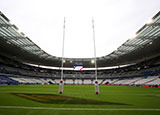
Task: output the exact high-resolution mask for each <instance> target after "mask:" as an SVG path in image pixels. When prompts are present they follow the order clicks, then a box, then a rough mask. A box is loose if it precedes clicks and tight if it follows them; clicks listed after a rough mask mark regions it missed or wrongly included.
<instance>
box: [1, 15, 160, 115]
mask: <svg viewBox="0 0 160 115" xmlns="http://www.w3.org/2000/svg"><path fill="white" fill-rule="evenodd" d="M95 65H96V66H95ZM46 66H49V67H54V68H46ZM77 67H78V69H75V68H77ZM95 73H96V74H95ZM62 76H63V79H62ZM95 76H96V78H95ZM62 80H63V82H61V81H62ZM96 83H97V84H96ZM61 85H62V87H61V88H63V89H60V90H63V93H62V92H61V93H62V94H61V93H60V92H59V86H61ZM95 86H97V88H98V89H96V90H97V91H98V93H95ZM10 114H13V115H35V114H38V115H62V114H63V115H105V114H107V115H115V114H118V115H135V114H136V115H150V114H152V115H158V114H160V12H157V13H156V14H153V18H152V21H151V22H150V23H146V24H145V25H144V26H143V27H141V28H140V29H139V30H138V31H137V32H136V36H135V37H134V38H131V39H128V40H127V41H126V42H124V43H123V44H122V45H121V46H119V47H118V48H117V50H114V51H113V52H112V53H110V54H106V55H105V56H102V57H95V58H65V57H57V56H54V55H50V54H48V53H47V52H46V51H44V50H43V49H41V48H40V47H39V46H38V44H35V43H34V42H33V41H32V40H31V39H30V38H29V37H27V35H25V33H22V32H19V29H18V27H17V26H16V25H14V24H11V23H10V20H9V19H8V18H7V16H6V15H5V14H3V13H2V12H0V115H10Z"/></svg>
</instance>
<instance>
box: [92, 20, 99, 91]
mask: <svg viewBox="0 0 160 115" xmlns="http://www.w3.org/2000/svg"><path fill="white" fill-rule="evenodd" d="M92 29H93V45H94V64H95V93H96V94H99V86H98V80H97V60H96V43H95V30H94V19H93V18H92Z"/></svg>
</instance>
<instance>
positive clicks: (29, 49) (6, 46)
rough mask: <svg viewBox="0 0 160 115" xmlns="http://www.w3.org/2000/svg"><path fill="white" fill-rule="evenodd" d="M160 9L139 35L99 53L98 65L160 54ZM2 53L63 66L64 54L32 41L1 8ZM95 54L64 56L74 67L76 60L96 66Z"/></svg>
mask: <svg viewBox="0 0 160 115" xmlns="http://www.w3.org/2000/svg"><path fill="white" fill-rule="evenodd" d="M159 49H160V12H158V13H157V14H156V15H155V16H154V17H153V18H152V21H151V22H150V23H147V24H145V25H144V26H143V27H142V28H140V29H139V30H138V31H137V32H136V36H135V37H133V38H131V39H128V40H127V41H126V42H125V43H123V44H122V45H121V46H120V47H118V48H117V50H115V51H113V52H112V53H110V54H108V55H106V56H102V57H97V65H98V67H109V66H118V65H126V64H133V63H137V62H141V61H144V60H147V59H150V58H153V57H156V56H159V55H160V50H159ZM0 54H1V55H4V56H7V57H9V58H12V59H14V60H17V61H21V62H25V63H30V64H37V65H45V66H52V67H60V66H61V59H62V58H61V57H56V56H53V55H50V54H48V53H47V52H45V51H44V50H43V49H41V48H40V47H39V46H38V45H36V44H35V43H34V42H32V41H31V40H30V39H29V38H28V37H27V36H26V35H25V34H24V33H22V32H19V30H18V28H17V27H16V26H15V25H14V24H11V23H10V20H9V19H8V18H7V17H6V16H5V15H4V14H3V13H2V12H0ZM91 60H93V58H65V64H64V67H73V66H74V64H75V63H83V65H84V67H86V68H90V67H94V64H93V63H91Z"/></svg>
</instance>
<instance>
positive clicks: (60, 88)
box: [59, 17, 65, 94]
mask: <svg viewBox="0 0 160 115" xmlns="http://www.w3.org/2000/svg"><path fill="white" fill-rule="evenodd" d="M64 41H65V17H64V25H63V42H62V60H61V61H62V62H61V80H60V82H59V93H60V94H62V93H63V85H64V83H63V82H64V81H63V76H64V75H63V64H64Z"/></svg>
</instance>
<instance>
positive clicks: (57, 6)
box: [0, 0, 160, 58]
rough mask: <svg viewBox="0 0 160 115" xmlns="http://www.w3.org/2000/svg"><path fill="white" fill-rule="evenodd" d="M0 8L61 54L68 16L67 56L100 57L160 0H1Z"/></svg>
mask: <svg viewBox="0 0 160 115" xmlns="http://www.w3.org/2000/svg"><path fill="white" fill-rule="evenodd" d="M0 10H1V11H2V12H3V13H4V14H5V15H6V16H7V17H8V18H9V19H10V20H11V23H13V24H15V25H16V26H17V27H18V28H19V30H20V31H22V32H23V33H25V35H26V36H28V37H29V38H30V39H31V40H32V41H33V42H35V43H36V44H37V45H38V46H40V47H41V48H42V49H43V50H44V51H46V52H47V53H49V54H51V55H54V56H58V57H61V56H62V53H61V52H62V51H61V50H62V39H63V18H64V17H65V18H66V34H65V51H64V56H65V57H72V58H86V57H94V51H93V49H94V48H93V36H92V35H93V33H92V17H94V21H95V38H96V51H97V57H100V56H105V55H107V54H109V53H111V52H112V51H114V50H116V49H117V48H118V47H119V46H120V45H121V44H122V43H124V42H125V41H126V40H127V39H129V38H131V37H132V36H134V34H135V33H136V32H137V31H138V29H140V28H141V27H142V26H143V25H144V24H145V23H146V22H147V21H148V20H150V19H151V18H152V17H153V16H154V15H155V14H156V13H157V12H158V11H159V10H160V0H0Z"/></svg>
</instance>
